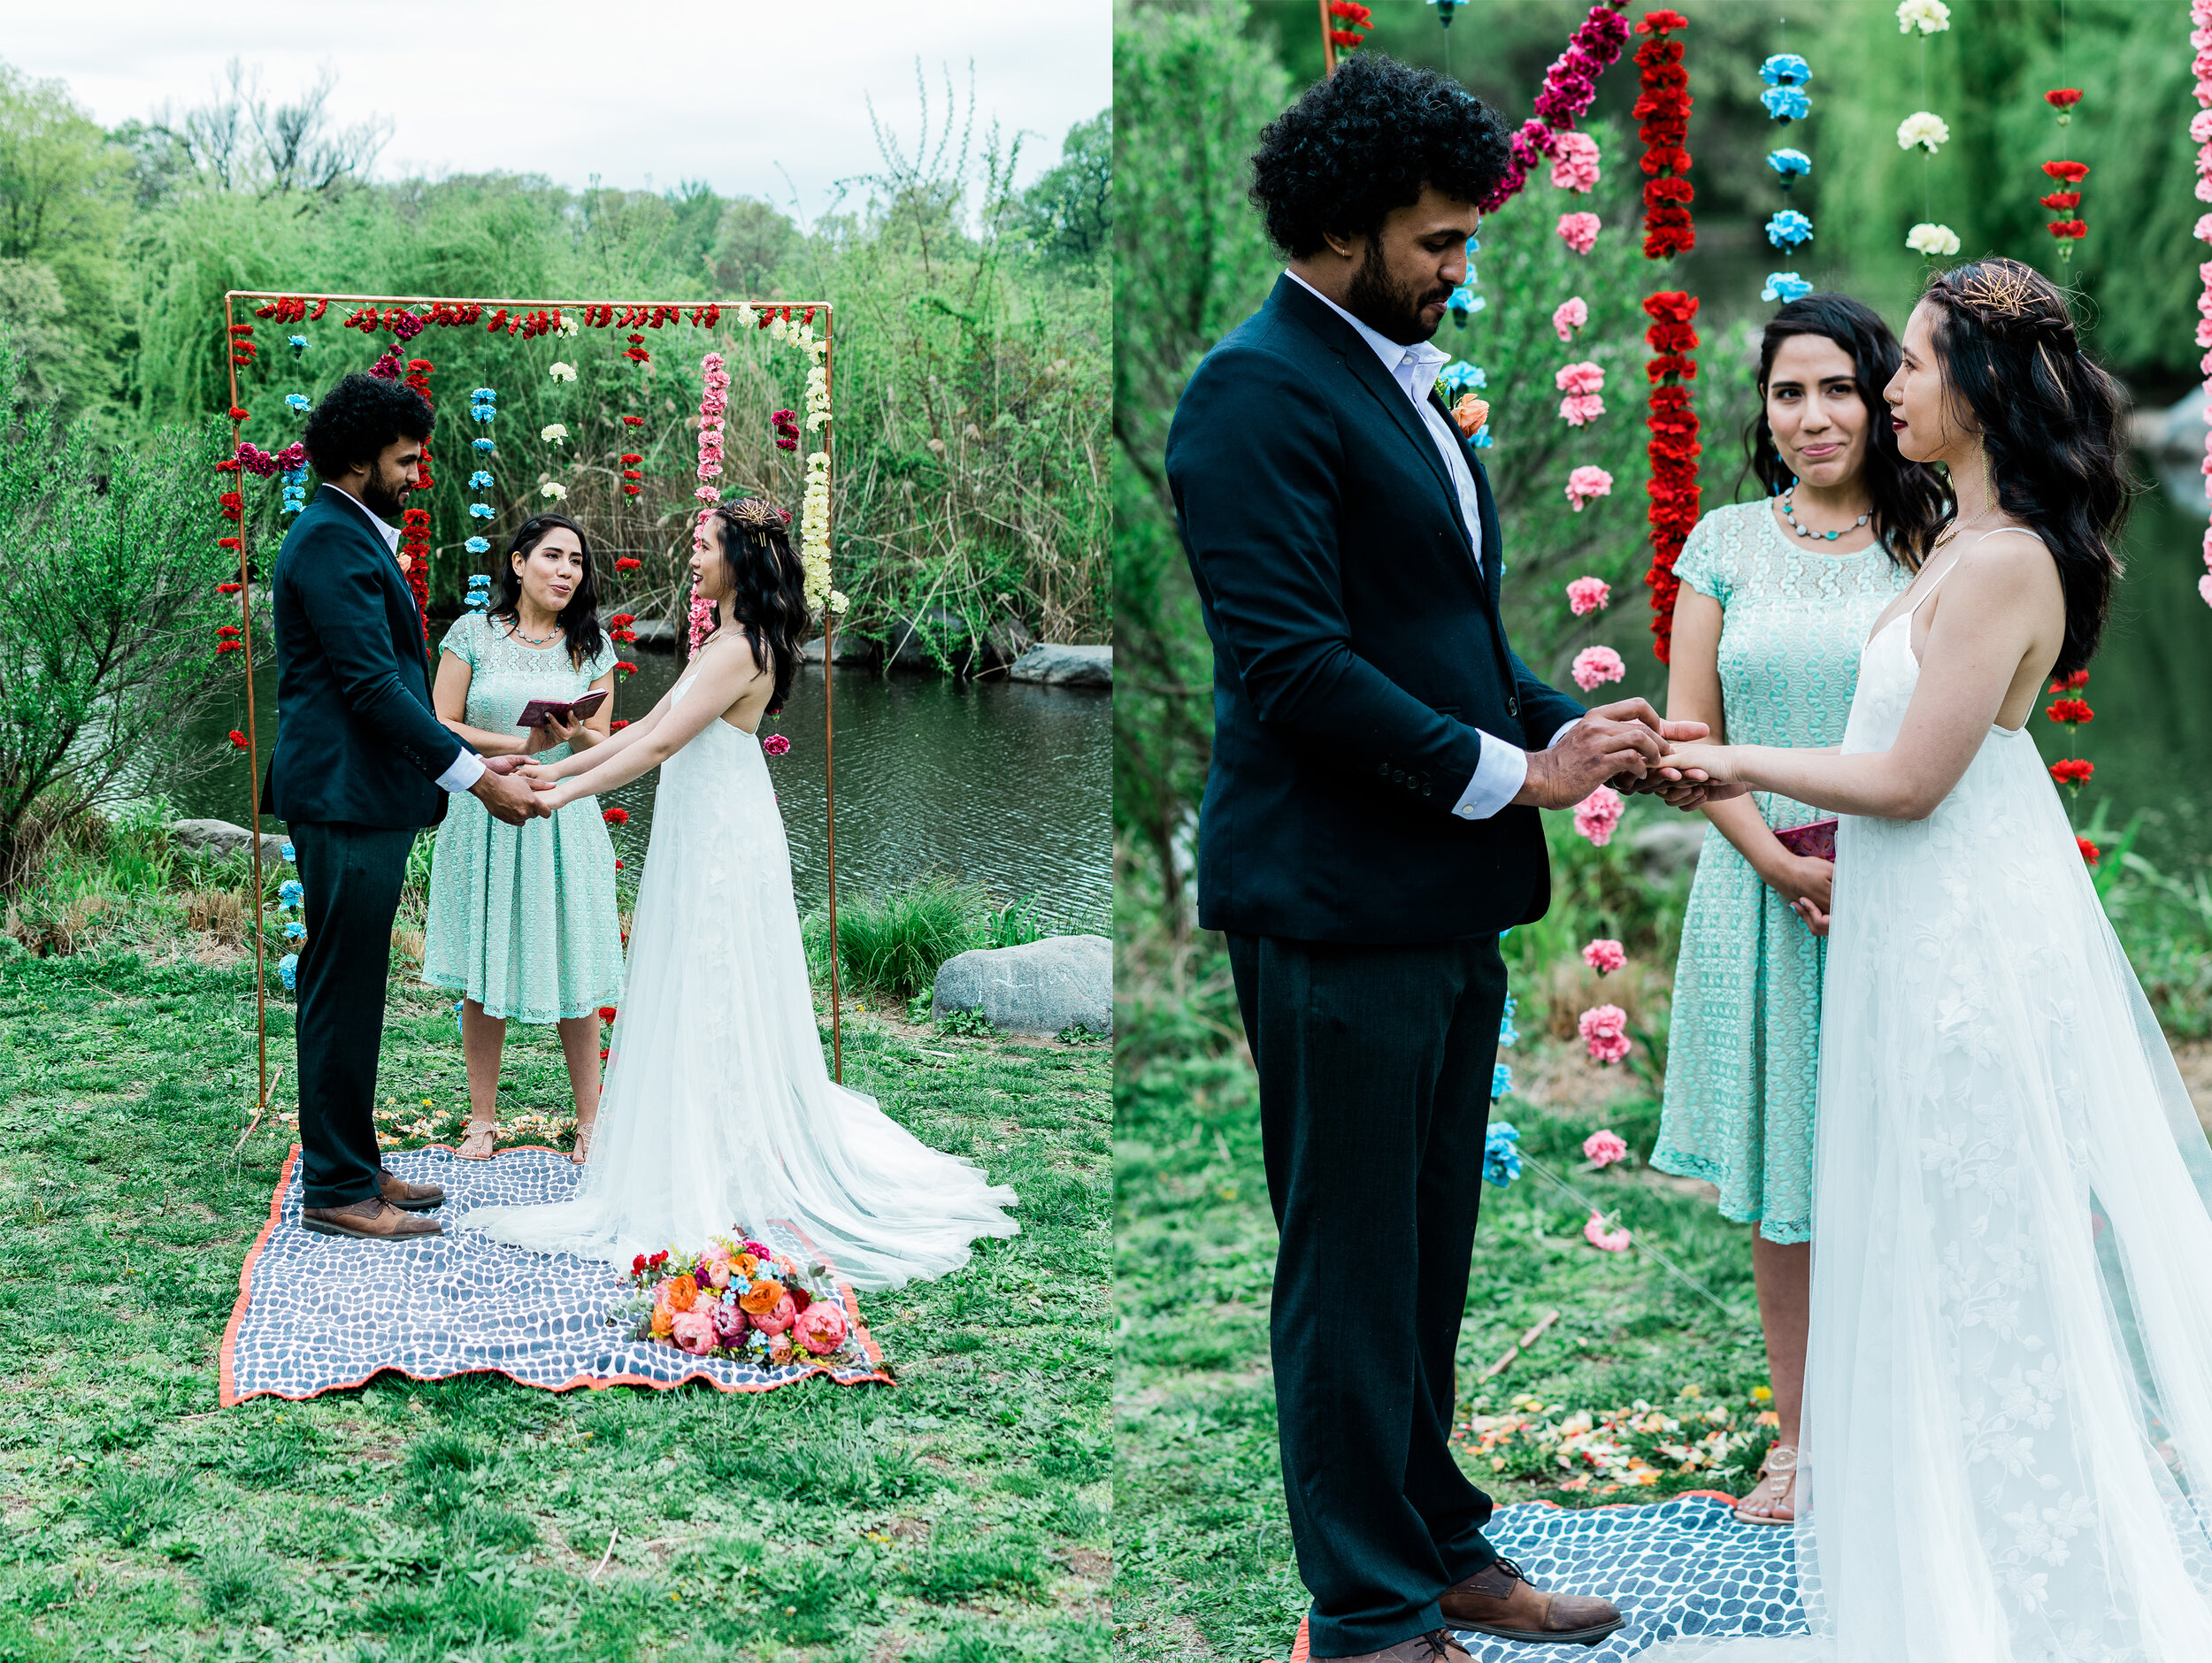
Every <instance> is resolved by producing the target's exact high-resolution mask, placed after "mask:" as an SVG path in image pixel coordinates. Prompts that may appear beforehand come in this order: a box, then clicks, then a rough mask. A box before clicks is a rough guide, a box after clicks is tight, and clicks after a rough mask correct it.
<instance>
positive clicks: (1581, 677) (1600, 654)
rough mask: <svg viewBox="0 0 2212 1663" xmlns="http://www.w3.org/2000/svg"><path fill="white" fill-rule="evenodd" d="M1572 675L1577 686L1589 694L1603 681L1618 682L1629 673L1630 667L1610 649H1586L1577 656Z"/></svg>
mask: <svg viewBox="0 0 2212 1663" xmlns="http://www.w3.org/2000/svg"><path fill="white" fill-rule="evenodd" d="M1570 673H1571V675H1572V676H1573V677H1574V678H1575V686H1578V687H1579V688H1581V689H1582V690H1583V692H1585V693H1587V692H1589V691H1590V689H1591V688H1593V687H1594V686H1597V685H1598V684H1599V683H1600V682H1601V681H1618V680H1619V679H1620V678H1622V677H1623V676H1625V675H1626V674H1627V673H1628V666H1627V665H1626V664H1624V663H1621V655H1619V654H1618V653H1617V652H1615V651H1614V650H1613V649H1612V648H1610V647H1586V648H1583V649H1582V650H1581V651H1580V652H1578V653H1577V654H1576V655H1575V662H1574V667H1573V669H1572V670H1571V672H1570Z"/></svg>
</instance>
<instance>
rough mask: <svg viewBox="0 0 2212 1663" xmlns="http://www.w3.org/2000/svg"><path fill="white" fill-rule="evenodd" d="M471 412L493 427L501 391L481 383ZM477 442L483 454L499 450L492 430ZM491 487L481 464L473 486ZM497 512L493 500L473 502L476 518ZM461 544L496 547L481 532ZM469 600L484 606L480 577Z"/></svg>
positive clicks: (476, 551)
mask: <svg viewBox="0 0 2212 1663" xmlns="http://www.w3.org/2000/svg"><path fill="white" fill-rule="evenodd" d="M469 414H470V415H471V416H472V417H473V418H475V419H476V421H477V422H478V424H479V425H482V426H484V427H489V426H490V425H492V422H493V420H494V418H496V417H497V416H498V414H499V395H498V394H496V393H495V392H493V391H492V389H491V388H490V387H478V388H477V389H476V391H474V392H473V393H471V394H470V395H469ZM475 443H476V448H477V450H478V452H479V453H480V454H481V455H483V456H497V455H498V454H499V448H498V446H497V445H495V444H494V443H493V442H492V437H491V435H490V434H489V433H485V434H484V435H482V436H481V437H480V438H479V439H478V440H477V441H475ZM491 488H492V475H491V470H490V469H488V468H479V469H477V471H475V472H473V473H472V474H470V475H469V489H470V490H472V491H476V492H487V491H489V490H490V489H491ZM493 513H494V510H493V508H492V505H491V504H490V503H489V502H472V503H470V504H469V517H470V518H471V519H472V520H482V521H484V522H486V523H487V524H488V523H489V522H490V520H491V518H492V517H493ZM461 547H462V548H465V549H467V550H468V552H469V553H471V554H472V555H488V554H489V553H491V550H492V545H491V539H489V538H488V537H485V536H483V535H481V534H478V535H475V536H472V537H471V538H470V539H469V540H468V541H466V542H465V543H463V544H462V545H461ZM486 581H487V582H488V581H489V579H486ZM469 603H470V604H471V605H472V606H473V607H476V608H477V609H478V610H482V607H483V603H482V602H480V601H479V600H478V598H477V594H476V579H474V578H471V579H469Z"/></svg>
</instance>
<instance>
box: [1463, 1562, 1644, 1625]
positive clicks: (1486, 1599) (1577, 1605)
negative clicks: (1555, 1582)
mask: <svg viewBox="0 0 2212 1663" xmlns="http://www.w3.org/2000/svg"><path fill="white" fill-rule="evenodd" d="M1438 1604H1440V1606H1442V1607H1443V1610H1444V1616H1445V1620H1446V1621H1448V1622H1449V1623H1450V1624H1451V1625H1452V1626H1453V1627H1454V1628H1455V1629H1473V1630H1474V1631H1475V1632H1476V1633H1477V1634H1494V1635H1496V1636H1498V1637H1499V1638H1500V1639H1502V1640H1550V1641H1555V1642H1558V1643H1560V1644H1566V1645H1595V1644H1597V1643H1598V1642H1599V1641H1601V1640H1602V1639H1604V1638H1605V1636H1607V1635H1609V1634H1611V1633H1613V1632H1614V1631H1615V1630H1616V1629H1620V1628H1622V1627H1623V1626H1624V1621H1625V1620H1624V1618H1623V1617H1622V1616H1621V1613H1620V1612H1619V1610H1618V1608H1617V1607H1616V1606H1614V1605H1613V1604H1612V1603H1611V1602H1610V1601H1609V1600H1603V1599H1594V1598H1591V1597H1590V1596H1589V1595H1586V1594H1548V1593H1545V1592H1543V1591H1542V1590H1540V1589H1536V1588H1532V1587H1530V1586H1529V1583H1528V1579H1527V1578H1526V1577H1525V1576H1523V1575H1521V1567H1519V1566H1517V1565H1516V1564H1515V1563H1514V1562H1513V1561H1512V1560H1507V1559H1502V1560H1497V1561H1496V1562H1495V1563H1494V1564H1491V1565H1487V1566H1485V1567H1483V1568H1482V1569H1481V1570H1479V1571H1477V1572H1476V1573H1475V1574H1474V1575H1472V1576H1470V1577H1468V1578H1467V1579H1466V1580H1465V1581H1464V1582H1458V1583H1453V1584H1452V1585H1451V1586H1450V1587H1449V1588H1447V1589H1446V1590H1444V1595H1443V1598H1441V1599H1440V1600H1439V1601H1438Z"/></svg>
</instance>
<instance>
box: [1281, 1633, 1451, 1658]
mask: <svg viewBox="0 0 2212 1663" xmlns="http://www.w3.org/2000/svg"><path fill="white" fill-rule="evenodd" d="M1312 1663H1474V1659H1473V1658H1472V1657H1471V1655H1470V1654H1469V1653H1468V1652H1467V1649H1466V1648H1465V1647H1464V1646H1463V1645H1461V1644H1459V1642H1458V1641H1456V1640H1455V1639H1453V1638H1452V1636H1450V1635H1448V1634H1447V1633H1445V1632H1444V1630H1443V1629H1435V1630H1434V1631H1432V1633H1428V1634H1417V1635H1415V1636H1413V1638H1411V1639H1410V1640H1401V1641H1399V1642H1398V1644H1395V1645H1392V1646H1385V1647H1384V1648H1383V1649H1382V1650H1381V1651H1379V1652H1360V1653H1358V1654H1357V1655H1356V1656H1353V1657H1348V1658H1315V1659H1312Z"/></svg>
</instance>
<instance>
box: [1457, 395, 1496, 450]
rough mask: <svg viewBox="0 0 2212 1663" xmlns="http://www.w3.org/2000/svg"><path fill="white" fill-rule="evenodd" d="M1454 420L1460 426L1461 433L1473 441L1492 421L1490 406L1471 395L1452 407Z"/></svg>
mask: <svg viewBox="0 0 2212 1663" xmlns="http://www.w3.org/2000/svg"><path fill="white" fill-rule="evenodd" d="M1452 419H1453V420H1454V421H1455V422H1457V423H1458V424H1459V431H1460V432H1461V433H1464V434H1466V435H1467V437H1468V438H1470V439H1472V438H1473V437H1474V436H1475V435H1476V434H1477V433H1480V432H1481V431H1482V425H1483V423H1485V422H1486V421H1488V420H1489V419H1490V406H1489V405H1487V404H1486V403H1484V402H1482V400H1480V399H1479V398H1477V397H1476V396H1475V395H1473V394H1472V393H1470V394H1468V395H1466V396H1464V397H1463V398H1462V399H1461V400H1460V401H1459V402H1458V403H1456V404H1455V405H1453V406H1452Z"/></svg>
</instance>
